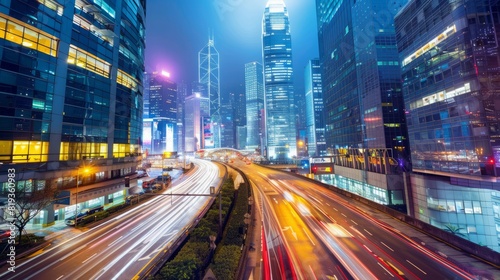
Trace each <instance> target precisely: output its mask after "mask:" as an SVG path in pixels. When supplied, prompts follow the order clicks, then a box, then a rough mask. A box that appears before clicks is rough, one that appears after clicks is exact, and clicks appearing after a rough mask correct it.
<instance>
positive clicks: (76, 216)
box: [75, 168, 90, 228]
mask: <svg viewBox="0 0 500 280" xmlns="http://www.w3.org/2000/svg"><path fill="white" fill-rule="evenodd" d="M89 172H90V168H84V169H83V174H88V173H89ZM79 181H80V168H78V169H77V170H76V197H75V201H76V203H75V228H76V226H77V225H78V185H79Z"/></svg>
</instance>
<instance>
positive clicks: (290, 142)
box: [262, 0, 297, 159]
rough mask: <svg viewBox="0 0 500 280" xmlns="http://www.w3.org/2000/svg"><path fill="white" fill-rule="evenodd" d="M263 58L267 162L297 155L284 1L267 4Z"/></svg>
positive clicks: (289, 47) (263, 27) (290, 49)
mask: <svg viewBox="0 0 500 280" xmlns="http://www.w3.org/2000/svg"><path fill="white" fill-rule="evenodd" d="M262 56H263V67H264V93H265V111H266V136H267V143H266V145H267V149H266V150H267V155H266V156H267V158H269V159H287V158H292V157H294V156H295V155H297V148H296V147H297V143H296V134H297V133H296V130H297V128H296V125H295V110H294V107H295V104H294V90H293V79H292V76H293V69H292V39H291V34H290V23H289V20H288V10H287V8H286V6H285V3H284V1H283V0H269V1H268V2H267V5H266V8H265V11H264V19H263V22H262Z"/></svg>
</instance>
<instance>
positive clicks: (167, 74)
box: [161, 70, 170, 78]
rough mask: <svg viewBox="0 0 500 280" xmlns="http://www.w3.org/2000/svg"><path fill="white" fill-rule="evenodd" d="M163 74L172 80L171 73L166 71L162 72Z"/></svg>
mask: <svg viewBox="0 0 500 280" xmlns="http://www.w3.org/2000/svg"><path fill="white" fill-rule="evenodd" d="M161 74H162V75H163V76H165V77H167V78H170V73H169V72H167V71H165V70H161Z"/></svg>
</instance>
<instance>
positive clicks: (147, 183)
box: [142, 177, 156, 193]
mask: <svg viewBox="0 0 500 280" xmlns="http://www.w3.org/2000/svg"><path fill="white" fill-rule="evenodd" d="M155 183H156V178H151V177H147V178H145V179H142V189H143V190H144V192H146V193H148V192H151V191H152V190H153V189H152V187H153V185H154V184H155Z"/></svg>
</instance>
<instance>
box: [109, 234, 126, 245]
mask: <svg viewBox="0 0 500 280" xmlns="http://www.w3.org/2000/svg"><path fill="white" fill-rule="evenodd" d="M122 238H123V235H122V236H120V237H118V239H116V240H115V241H113V242H111V243H109V245H108V247H109V246H113V245H114V244H115V243H116V242H118V240H120V239H122Z"/></svg>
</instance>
